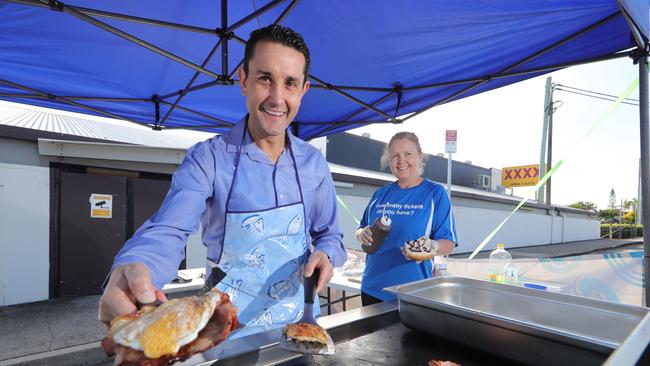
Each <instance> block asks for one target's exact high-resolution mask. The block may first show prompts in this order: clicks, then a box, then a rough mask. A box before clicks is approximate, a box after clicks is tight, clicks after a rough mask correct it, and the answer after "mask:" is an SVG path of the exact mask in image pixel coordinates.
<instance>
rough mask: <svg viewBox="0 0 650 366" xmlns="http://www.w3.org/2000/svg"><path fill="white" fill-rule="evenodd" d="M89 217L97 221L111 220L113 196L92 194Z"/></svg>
mask: <svg viewBox="0 0 650 366" xmlns="http://www.w3.org/2000/svg"><path fill="white" fill-rule="evenodd" d="M89 201H90V217H94V218H98V219H110V218H113V196H112V195H110V194H101V193H93V194H91V195H90V199H89Z"/></svg>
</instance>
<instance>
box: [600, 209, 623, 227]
mask: <svg viewBox="0 0 650 366" xmlns="http://www.w3.org/2000/svg"><path fill="white" fill-rule="evenodd" d="M618 216H619V211H618V210H617V209H615V208H606V209H604V210H600V211H598V218H600V220H601V221H603V222H610V223H611V222H616V219H617V218H618Z"/></svg>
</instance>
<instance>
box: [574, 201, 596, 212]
mask: <svg viewBox="0 0 650 366" xmlns="http://www.w3.org/2000/svg"><path fill="white" fill-rule="evenodd" d="M569 207H573V208H577V209H580V210H585V211H592V212H598V207H596V204H595V203H593V202H588V201H578V202H576V203H572V204H570V205H569Z"/></svg>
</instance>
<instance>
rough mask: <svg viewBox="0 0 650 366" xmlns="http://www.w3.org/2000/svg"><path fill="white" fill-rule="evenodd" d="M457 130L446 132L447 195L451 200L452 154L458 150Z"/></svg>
mask: <svg viewBox="0 0 650 366" xmlns="http://www.w3.org/2000/svg"><path fill="white" fill-rule="evenodd" d="M457 138H458V134H457V130H447V131H446V132H445V152H446V153H447V154H448V155H447V195H449V200H451V154H452V153H455V152H456V142H457Z"/></svg>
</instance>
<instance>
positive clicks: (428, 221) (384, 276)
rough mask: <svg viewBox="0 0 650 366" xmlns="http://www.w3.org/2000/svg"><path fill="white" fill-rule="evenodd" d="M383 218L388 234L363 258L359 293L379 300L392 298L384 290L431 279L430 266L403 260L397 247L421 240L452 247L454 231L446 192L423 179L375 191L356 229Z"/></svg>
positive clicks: (392, 184)
mask: <svg viewBox="0 0 650 366" xmlns="http://www.w3.org/2000/svg"><path fill="white" fill-rule="evenodd" d="M383 214H385V215H387V216H389V217H390V218H391V221H392V225H391V226H392V227H391V230H390V232H389V234H388V236H387V237H386V240H385V241H384V243H383V244H382V245H381V247H380V248H379V250H378V251H377V252H375V253H374V254H368V255H367V256H366V269H365V271H364V272H363V279H362V282H361V291H363V292H365V293H367V294H368V295H371V296H374V297H376V298H378V299H381V300H384V301H386V300H392V299H395V296H394V295H392V294H389V293H386V292H384V291H383V290H382V289H383V288H384V287H389V286H394V285H399V284H404V283H408V282H413V281H417V280H422V279H425V278H429V277H431V272H432V262H431V261H423V262H422V263H417V262H415V261H410V260H407V259H405V258H404V255H402V252H401V251H400V247H402V246H403V245H404V243H405V242H407V241H409V240H414V239H417V238H420V237H422V236H425V235H426V236H429V237H430V238H431V239H434V240H438V239H447V240H451V241H453V242H454V243H456V242H457V241H456V227H455V224H454V219H453V215H452V213H451V204H450V202H449V198H448V197H447V192H446V191H445V189H444V187H443V186H441V185H440V184H437V183H434V182H432V181H430V180H428V179H424V181H423V182H422V183H420V184H419V185H417V186H415V187H411V188H400V187H399V186H398V185H397V183H396V182H393V183H390V184H387V185H385V186H383V187H381V188H379V189H378V190H377V191H375V193H374V194H373V196H372V198H371V199H370V203H369V204H368V207H366V210H365V211H364V213H363V218H362V219H361V223H360V224H359V227H366V226H368V225H372V223H373V222H375V219H377V218H378V217H381V216H382V215H383Z"/></svg>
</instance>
